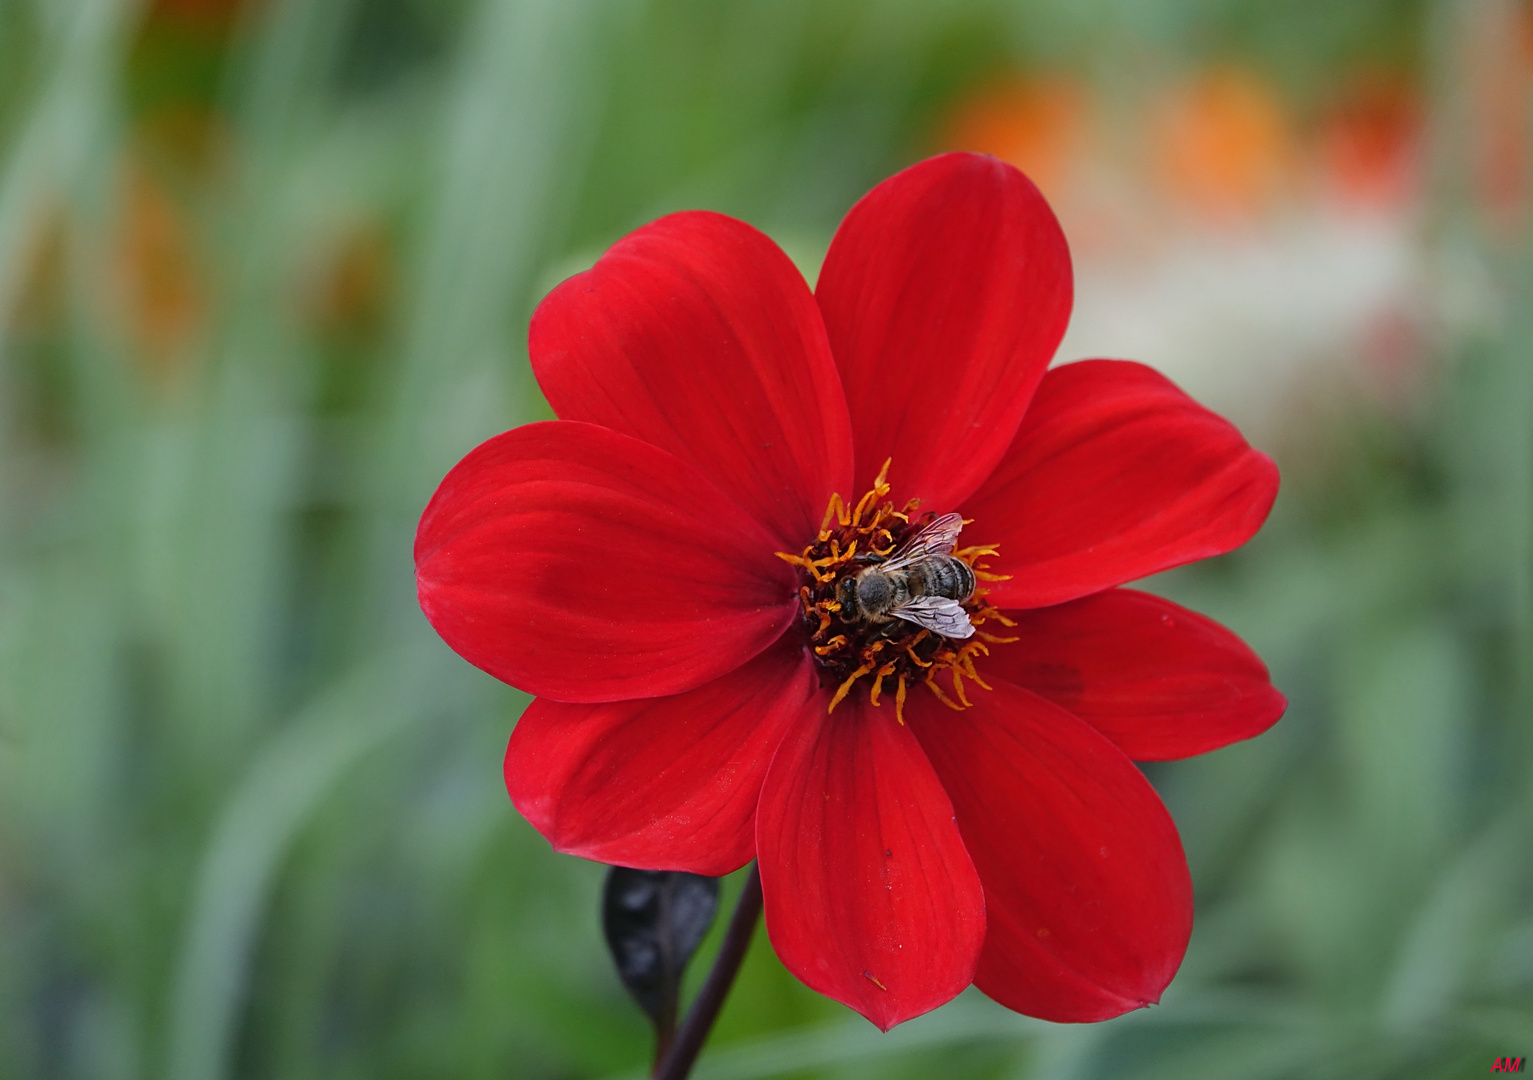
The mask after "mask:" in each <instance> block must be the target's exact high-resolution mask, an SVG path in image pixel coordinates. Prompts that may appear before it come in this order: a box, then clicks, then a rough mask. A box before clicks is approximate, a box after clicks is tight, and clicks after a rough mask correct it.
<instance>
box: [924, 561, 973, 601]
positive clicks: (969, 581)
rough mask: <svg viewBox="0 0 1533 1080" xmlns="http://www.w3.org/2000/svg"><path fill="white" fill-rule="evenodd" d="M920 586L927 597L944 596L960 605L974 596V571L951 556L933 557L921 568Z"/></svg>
mask: <svg viewBox="0 0 1533 1080" xmlns="http://www.w3.org/2000/svg"><path fill="white" fill-rule="evenodd" d="M921 569H922V571H923V573H922V575H921V576H922V578H924V581H923V582H922V584H923V585H924V586H925V593H926V595H928V596H945V597H947V598H948V599H949V600H957V601H959V602H960V603H962V602H963V601H965V600H967V599H969V597H971V596H973V595H974V587H975V585H976V582H975V579H974V570H973V568H972V567H970V566H969V564H968V563H966V562H964V561H963V560H962V559H959V558H956V557H954V556H952V555H935V556H933V557H932V558H930V559H928V560H926V562H925V563H923V564H922V567H921Z"/></svg>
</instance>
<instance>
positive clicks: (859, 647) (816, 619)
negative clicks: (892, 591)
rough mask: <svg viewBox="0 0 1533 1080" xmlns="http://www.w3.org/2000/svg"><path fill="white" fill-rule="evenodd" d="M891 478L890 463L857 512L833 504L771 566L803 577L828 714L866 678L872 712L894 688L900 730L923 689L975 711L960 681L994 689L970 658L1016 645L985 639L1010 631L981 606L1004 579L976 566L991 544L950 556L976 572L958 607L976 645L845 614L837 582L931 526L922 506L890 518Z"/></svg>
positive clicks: (805, 617) (807, 633) (805, 622)
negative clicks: (910, 702)
mask: <svg viewBox="0 0 1533 1080" xmlns="http://www.w3.org/2000/svg"><path fill="white" fill-rule="evenodd" d="M888 474H889V462H887V461H886V462H884V467H883V468H882V469H881V470H879V473H878V477H877V479H875V480H874V481H873V487H872V489H871V490H869V491H868V492H867V493H866V494H864V495H863V496H862V498H860V499H858V500H857V501H856V503H854V504H851V505H848V504H847V503H846V502H845V500H843V499H842V498H841V496H840V494H839V493H837V494H835V495H832V496H831V497H830V504H829V505H828V506H826V508H825V517H824V519H823V520H822V521H821V523H820V531H819V534H818V535H817V536H816V537H815V540H814V542H813V543H810V544H809V545H807V546H806V547H805V548H804V549H803V550H802V551H799V552H786V551H780V552H778V553H777V557H778V558H780V559H783V560H785V561H786V562H789V563H792V564H793V565H794V566H796V567H798V568H799V571H800V573H801V575H802V581H801V585H800V587H799V601H800V604H801V606H802V618H801V620H800V623H799V625H800V628H801V630H802V632H803V634H804V638H805V644H806V646H807V647H808V649H809V653H810V655H811V656H812V657H814V661H815V666H816V667H817V668H818V670H819V673H820V685H821V686H823V687H825V688H826V689H830V688H831V687H834V688H835V689H834V692H833V693H832V694H831V698H830V705H829V708H828V710H827V711H829V712H834V711H835V708H836V706H837V705H839V704H841V702H842V701H844V700H845V699H846V697H847V695H849V694H850V693H851V692H852V690H853V688H854V687H855V686H856V685H857V684H858V683H859V682H860V681H861V680H863V679H864V678H868V679H869V681H868V682H867V683H864V684H863V685H864V686H866V687H867V691H868V703H869V704H870V705H872V706H874V707H878V706H880V705H882V701H881V700H880V699H881V697H882V695H883V692H884V688H885V684H886V683H887V682H892V683H893V684H894V687H895V690H894V717H895V720H896V721H898V722H899V723H900V724H903V723H904V722H905V697H906V692H907V689H908V687H910V686H911V685H914V684H916V683H920V684H922V685H924V686H925V687H926V688H927V689H928V690H930V691H931V692H932V694H933V695H934V696H935V697H936V698H937V700H938V701H940V702H942V703H943V704H944V705H946V706H948V707H949V708H952V709H958V710H960V711H961V710H963V709H965V708H968V707H969V706H971V705H972V704H973V703H972V702H971V701H970V700H969V697H968V691H967V690H966V687H965V681H966V680H967V681H968V682H969V683H972V684H973V685H975V686H978V687H981V688H983V689H985V690H989V689H990V686H989V684H988V683H986V682H985V680H984V679H983V678H981V677H980V675H979V672H978V671H977V670H976V669H975V664H974V661H975V658H976V657H981V656H988V655H989V654H990V646H992V645H999V644H1005V643H1009V642H1013V641H1016V640H1017V639H1016V638H1015V637H1006V636H1003V635H1001V634H997V633H994V632H992V630H991V627H1006V626H1013V625H1015V624H1014V623H1013V622H1012V621H1011V620H1010V619H1008V618H1007V617H1006V616H1005V615H1003V614H1001V612H1000V611H998V610H997V609H995V608H994V607H991V606H990V605H989V604H988V603H986V601H985V599H984V598H985V594H986V593H987V592H988V590H987V589H986V588H985V587H984V586H985V583H987V582H993V581H1003V580H1005V578H1006V575H1004V574H996V573H994V572H992V571H991V570H990V569H989V566H988V564H987V563H985V562H983V561H982V560H984V559H985V558H987V557H990V556H994V555H996V554H998V551H997V548H996V546H995V545H994V544H977V545H972V546H967V547H960V548H955V549H954V550H953V551H952V552H951V554H952V556H953V557H954V558H956V559H959V560H961V561H962V562H964V563H966V564H967V565H968V567H969V569H970V570H972V571H973V573H974V579H975V584H976V588H975V589H974V593H973V595H971V596H969V597H968V598H966V599H963V600H960V601H958V602H959V603H960V604H961V605H962V607H963V609H964V611H965V612H966V613H967V615H968V617H969V622H970V623H971V624H972V625H973V627H974V636H973V637H970V638H967V639H960V638H947V637H944V636H943V635H942V634H940V633H937V632H935V631H933V630H930V629H928V628H926V627H923V626H921V625H919V624H917V623H916V622H914V621H911V620H907V619H904V618H901V617H899V616H897V615H892V614H888V613H884V614H882V615H880V616H876V617H870V616H867V615H866V613H865V611H864V612H858V611H845V610H843V604H842V599H843V598H844V597H843V596H842V594H841V587H842V585H843V583H844V582H845V581H846V580H847V579H848V578H855V577H857V576H858V575H861V574H863V573H865V572H867V571H868V570H869V569H870V568H876V567H878V566H879V564H881V563H883V562H885V561H886V560H888V559H889V557H890V556H891V555H893V554H894V553H895V552H896V551H897V550H898V549H899V548H900V545H901V544H902V543H903V542H904V541H905V540H906V539H908V538H909V537H911V536H913V535H914V534H915V533H917V532H918V531H919V530H920V529H922V528H923V527H925V526H926V525H927V524H929V523H930V522H931V521H932V520H933V519H934V517H935V515H933V514H930V513H924V514H923V513H920V512H919V509H918V508H919V502H920V500H918V499H911V500H909V501H908V502H906V503H905V504H904V505H903V506H901V507H899V508H898V509H896V507H895V505H894V503H893V502H892V501H891V500H890V499H889V498H888V495H889V492H890V486H889V482H888ZM964 524H965V525H968V524H969V522H967V521H966V522H964ZM904 573H908V571H905V572H904ZM847 588H851V587H850V586H847ZM852 595H853V598H852V599H848V600H847V602H848V603H851V605H852V607H854V608H859V607H862V606H863V604H862V603H861V602H856V601H855V594H852ZM892 610H897V608H894V609H891V611H892Z"/></svg>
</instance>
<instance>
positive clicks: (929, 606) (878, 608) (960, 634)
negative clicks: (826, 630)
mask: <svg viewBox="0 0 1533 1080" xmlns="http://www.w3.org/2000/svg"><path fill="white" fill-rule="evenodd" d="M962 529H963V518H962V517H961V516H959V515H958V514H943V515H942V516H941V517H939V518H936V519H934V520H933V521H930V522H928V523H927V524H926V525H923V526H922V527H921V528H920V529H919V530H918V531H917V532H916V533H915V534H914V535H913V536H911V537H909V538H908V539H907V540H905V541H904V542H903V543H901V544H900V546H899V547H898V548H896V549H895V550H894V551H893V552H891V553H890V554H889V557H888V558H886V559H882V560H880V561H879V562H875V563H871V564H869V565H868V566H866V567H864V568H863V569H861V570H859V571H857V573H855V574H853V575H851V576H850V577H846V578H842V579H841V582H840V583H839V584H838V585H837V586H836V600H837V602H839V603H840V605H841V617H842V618H844V619H846V620H847V621H848V622H859V621H860V622H869V623H887V622H889V621H890V620H891V619H904V620H905V621H906V622H912V623H915V624H916V625H917V626H920V627H924V628H925V629H927V630H930V631H931V632H932V633H934V634H941V635H942V636H943V637H948V638H966V637H971V636H973V634H974V626H973V624H971V623H970V622H969V613H968V612H967V611H965V610H964V609H963V605H964V602H965V601H966V600H968V599H969V597H971V596H973V595H974V588H975V580H974V570H973V568H971V567H970V566H969V564H968V563H966V562H964V561H963V560H962V559H960V558H957V557H956V556H954V555H953V553H952V552H953V544H954V542H955V541H956V540H957V539H958V533H959V531H960V530H962Z"/></svg>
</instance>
